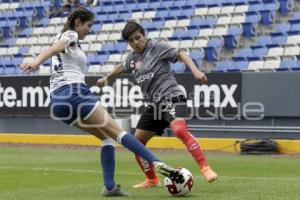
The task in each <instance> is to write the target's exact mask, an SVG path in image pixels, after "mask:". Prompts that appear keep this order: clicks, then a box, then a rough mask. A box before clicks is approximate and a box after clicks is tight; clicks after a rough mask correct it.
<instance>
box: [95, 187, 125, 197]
mask: <svg viewBox="0 0 300 200" xmlns="http://www.w3.org/2000/svg"><path fill="white" fill-rule="evenodd" d="M101 196H102V197H127V196H129V194H128V193H126V192H123V191H122V190H121V186H120V185H116V186H115V187H114V188H113V189H112V190H110V191H109V190H107V188H106V187H105V186H104V187H103V189H102V192H101Z"/></svg>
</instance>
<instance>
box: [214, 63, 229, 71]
mask: <svg viewBox="0 0 300 200" xmlns="http://www.w3.org/2000/svg"><path fill="white" fill-rule="evenodd" d="M232 68H233V62H232V61H220V62H218V64H217V66H216V69H215V70H216V71H220V72H226V71H228V70H229V69H232Z"/></svg>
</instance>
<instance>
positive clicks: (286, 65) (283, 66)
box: [276, 58, 297, 71]
mask: <svg viewBox="0 0 300 200" xmlns="http://www.w3.org/2000/svg"><path fill="white" fill-rule="evenodd" d="M296 67H297V60H296V59H291V58H288V59H283V60H281V63H280V67H279V68H277V69H276V71H286V70H290V69H292V68H296Z"/></svg>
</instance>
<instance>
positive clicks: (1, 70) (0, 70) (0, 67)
mask: <svg viewBox="0 0 300 200" xmlns="http://www.w3.org/2000/svg"><path fill="white" fill-rule="evenodd" d="M0 75H5V66H3V65H2V64H1V63H0Z"/></svg>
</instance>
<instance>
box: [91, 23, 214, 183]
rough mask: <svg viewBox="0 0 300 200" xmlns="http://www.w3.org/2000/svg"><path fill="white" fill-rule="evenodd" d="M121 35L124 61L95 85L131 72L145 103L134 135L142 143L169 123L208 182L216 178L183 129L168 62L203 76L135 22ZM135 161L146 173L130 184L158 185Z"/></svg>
mask: <svg viewBox="0 0 300 200" xmlns="http://www.w3.org/2000/svg"><path fill="white" fill-rule="evenodd" d="M122 37H123V39H124V40H126V41H127V42H128V43H129V46H130V47H131V48H132V49H133V51H131V52H130V53H129V55H128V56H127V58H126V60H125V62H124V63H123V64H120V65H119V66H117V67H116V68H115V70H114V71H112V72H111V73H110V74H108V75H107V76H106V77H103V78H102V79H99V80H98V81H97V82H98V83H97V84H98V86H100V87H101V86H103V85H104V84H106V83H107V81H109V80H111V79H112V78H115V77H117V76H118V75H120V74H121V73H123V72H128V71H133V73H134V77H135V80H136V82H137V83H138V84H139V85H140V86H141V89H142V93H143V96H144V99H145V101H146V102H147V104H148V105H149V106H148V107H146V109H145V111H144V113H143V114H142V116H141V118H140V120H139V122H138V124H137V127H136V132H135V136H136V137H137V138H138V139H139V140H140V141H141V142H142V143H143V144H145V145H146V143H147V142H148V141H149V140H150V139H151V138H152V137H153V136H155V135H158V136H161V135H162V134H163V132H164V130H165V128H166V127H168V126H170V127H171V129H172V131H173V132H174V134H175V135H176V137H178V138H179V139H180V140H181V141H182V142H183V143H184V144H185V146H186V148H187V149H188V151H189V152H190V153H191V154H192V156H193V157H194V159H195V161H196V162H197V164H198V165H199V167H200V170H201V172H202V174H203V176H204V177H205V179H206V180H207V181H208V182H212V181H214V180H216V179H217V177H218V175H217V174H216V173H215V172H214V171H213V170H212V169H211V168H210V166H209V165H208V163H207V161H206V159H205V156H204V155H203V153H202V150H201V148H200V146H199V144H198V142H197V140H196V139H195V138H194V137H193V135H192V134H190V133H189V131H188V129H187V124H186V121H185V119H184V118H182V117H181V116H184V114H185V111H186V108H187V107H186V98H185V96H184V93H183V91H182V90H181V89H180V88H179V87H178V84H177V82H176V80H175V78H174V76H173V75H172V74H171V70H170V62H173V63H175V62H176V61H177V60H179V61H182V62H183V63H184V64H185V65H186V66H187V67H189V68H190V70H191V72H192V73H193V75H194V77H195V78H196V79H197V80H199V81H201V82H203V83H205V82H207V77H206V75H205V74H204V73H203V72H201V71H200V70H199V69H198V68H197V67H196V65H195V64H194V62H193V61H192V59H191V58H190V57H189V56H188V55H186V54H185V53H183V52H181V51H179V50H178V49H176V48H173V47H171V46H170V45H168V44H167V43H165V42H162V41H158V40H151V39H146V38H145V31H144V29H143V27H142V26H141V25H139V24H138V23H136V22H132V21H131V22H128V23H127V24H126V25H125V27H124V29H123V31H122ZM136 160H137V162H138V164H139V165H140V167H141V169H142V170H143V172H144V173H145V175H146V177H147V178H146V181H144V182H142V183H140V184H137V185H134V186H133V187H134V188H147V187H155V186H159V185H160V181H159V179H158V177H157V175H156V174H155V171H154V166H153V165H152V164H151V163H149V162H148V161H146V160H144V159H143V158H141V157H140V156H138V155H136Z"/></svg>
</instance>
